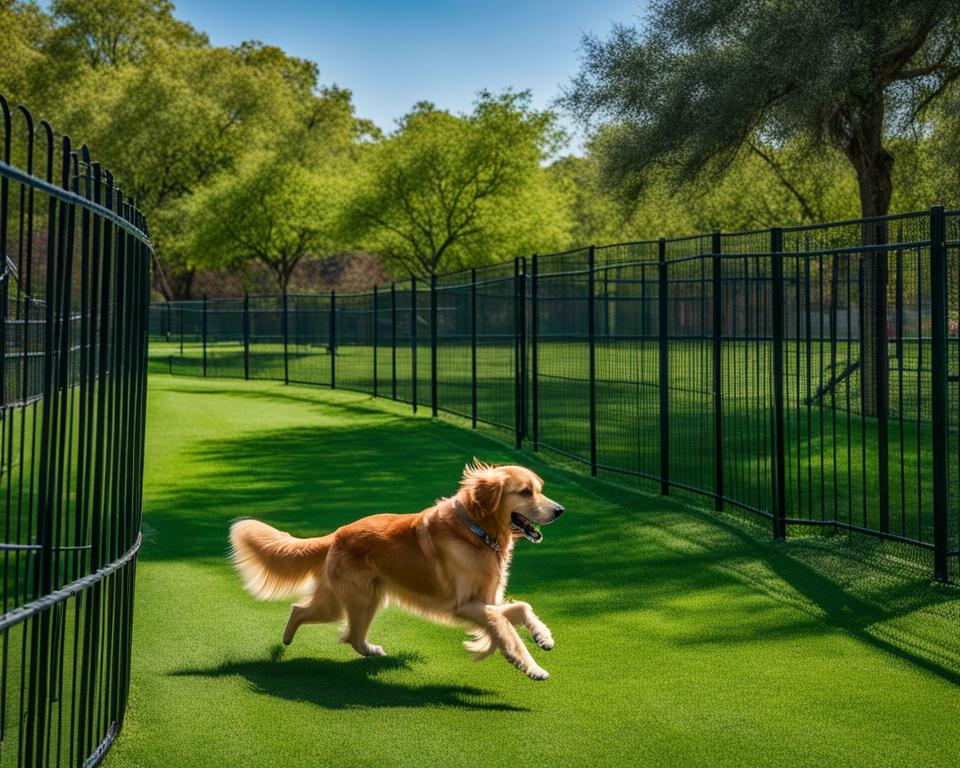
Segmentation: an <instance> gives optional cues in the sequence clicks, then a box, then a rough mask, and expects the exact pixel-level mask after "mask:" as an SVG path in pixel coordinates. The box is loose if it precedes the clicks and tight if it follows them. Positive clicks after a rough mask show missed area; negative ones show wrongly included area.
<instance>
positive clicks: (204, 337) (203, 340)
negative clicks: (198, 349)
mask: <svg viewBox="0 0 960 768" xmlns="http://www.w3.org/2000/svg"><path fill="white" fill-rule="evenodd" d="M201 333H202V336H201V343H202V345H203V377H204V378H206V377H207V294H203V320H202V331H201ZM180 357H183V304H181V305H180Z"/></svg>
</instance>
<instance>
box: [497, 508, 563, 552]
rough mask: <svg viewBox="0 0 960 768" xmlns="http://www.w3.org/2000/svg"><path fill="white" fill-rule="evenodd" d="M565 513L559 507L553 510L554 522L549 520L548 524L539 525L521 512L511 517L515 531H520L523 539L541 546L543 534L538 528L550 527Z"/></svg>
mask: <svg viewBox="0 0 960 768" xmlns="http://www.w3.org/2000/svg"><path fill="white" fill-rule="evenodd" d="M563 513H564V509H563V507H561V506H559V505H558V506H557V507H556V508H555V509H554V510H553V520H549V521H547V523H539V524H538V523H534V522H533V521H532V520H530V519H529V518H528V517H525V516H524V515H521V514H520V513H519V512H513V513H512V514H511V515H510V522H511V523H512V525H513V529H514V530H515V531H519V532H520V533H522V534H523V538H525V539H526V540H527V541H529V542H532V543H534V544H539V543H540V542H541V541H543V534H542V533H540V529H539V528H538V525H548V524H549V523H552V522H553V521H554V520H556V519H557V518H558V517H560V515H562V514H563Z"/></svg>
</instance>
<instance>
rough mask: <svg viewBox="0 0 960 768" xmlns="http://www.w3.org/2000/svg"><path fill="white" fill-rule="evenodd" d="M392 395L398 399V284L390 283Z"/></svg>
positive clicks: (394, 398)
mask: <svg viewBox="0 0 960 768" xmlns="http://www.w3.org/2000/svg"><path fill="white" fill-rule="evenodd" d="M390 397H391V398H392V399H393V400H396V399H397V284H396V282H392V281H391V283H390Z"/></svg>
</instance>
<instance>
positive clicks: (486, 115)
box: [343, 92, 567, 277]
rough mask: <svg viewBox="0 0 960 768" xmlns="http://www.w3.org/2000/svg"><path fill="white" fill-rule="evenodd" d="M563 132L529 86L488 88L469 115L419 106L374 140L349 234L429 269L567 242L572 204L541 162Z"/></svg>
mask: <svg viewBox="0 0 960 768" xmlns="http://www.w3.org/2000/svg"><path fill="white" fill-rule="evenodd" d="M559 139H560V133H559V132H558V130H557V128H556V125H555V118H554V116H553V114H551V113H549V112H538V111H535V110H533V109H532V108H531V106H530V96H529V94H528V93H512V92H507V93H503V94H500V95H493V94H490V93H481V94H480V96H479V98H478V100H477V102H476V104H475V106H474V110H473V112H472V113H471V114H469V115H452V114H450V113H449V112H445V111H442V110H438V109H436V108H435V107H434V106H433V105H431V104H428V103H421V104H418V105H417V106H416V107H415V108H414V110H413V111H412V112H411V113H410V114H408V115H406V116H405V117H404V118H402V120H401V121H400V124H399V127H398V129H397V131H396V132H395V133H394V134H392V135H391V136H390V137H388V138H387V139H385V140H383V141H382V142H380V143H378V144H375V145H372V146H369V147H367V148H366V151H365V153H364V157H363V159H362V161H361V174H360V176H359V178H358V179H357V181H356V189H355V192H354V194H353V195H352V197H351V200H350V202H349V204H348V206H347V210H346V213H345V215H344V217H343V228H344V232H345V233H346V235H345V236H346V237H347V238H348V239H352V240H354V241H357V243H358V244H359V245H362V246H363V247H366V248H369V249H370V250H373V251H376V252H378V253H380V254H381V255H382V256H383V257H384V258H385V259H387V261H388V262H389V263H390V265H391V266H392V267H393V268H394V269H396V270H398V271H401V272H405V273H408V274H415V275H419V276H422V277H426V276H429V275H431V274H434V273H436V272H439V271H448V270H451V269H454V268H460V267H465V266H468V265H474V264H478V263H488V262H491V261H498V260H503V259H504V258H505V257H506V256H508V255H515V254H519V253H526V252H531V251H533V250H537V249H544V248H551V247H559V246H560V245H562V244H565V241H566V238H567V234H566V224H565V222H564V216H563V211H564V207H565V202H564V198H563V195H562V192H561V190H560V188H558V187H557V186H556V185H554V184H553V183H552V181H551V178H550V177H549V176H548V174H547V173H546V172H545V171H544V169H543V168H542V167H541V163H542V162H543V161H544V160H545V158H546V157H547V156H548V155H549V154H550V153H551V152H552V151H553V150H554V148H555V147H556V146H557V142H558V141H559Z"/></svg>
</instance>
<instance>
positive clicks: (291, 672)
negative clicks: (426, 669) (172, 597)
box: [171, 655, 530, 712]
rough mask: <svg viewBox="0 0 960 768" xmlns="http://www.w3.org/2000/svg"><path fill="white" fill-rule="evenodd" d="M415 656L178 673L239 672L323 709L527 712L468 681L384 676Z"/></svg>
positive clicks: (268, 690) (250, 664)
mask: <svg viewBox="0 0 960 768" xmlns="http://www.w3.org/2000/svg"><path fill="white" fill-rule="evenodd" d="M416 659H417V657H416V656H412V655H399V656H382V657H376V658H366V659H360V658H357V659H352V660H350V661H341V660H334V659H290V660H287V661H285V660H283V659H277V660H273V659H265V660H263V661H253V660H251V661H233V662H227V663H224V664H220V665H217V666H215V667H210V668H199V669H182V670H177V671H176V672H172V673H171V674H172V675H173V676H176V677H205V678H221V677H233V676H236V675H239V676H240V677H242V678H244V679H245V680H247V682H248V683H249V684H250V686H251V687H252V689H253V690H254V691H255V692H256V693H259V694H264V695H267V696H273V697H276V698H280V699H286V700H288V701H295V702H306V703H308V704H313V705H315V706H318V707H322V708H324V709H354V708H357V709H359V708H370V709H382V708H390V707H403V708H418V707H457V708H460V709H471V710H486V711H499V712H529V711H530V710H529V709H527V708H525V707H518V706H515V705H513V704H509V703H506V702H504V701H501V700H499V699H497V698H496V694H495V693H494V692H493V691H488V690H484V689H482V688H474V687H472V686H464V685H406V684H404V683H398V682H390V681H387V680H382V679H381V678H380V677H379V676H380V675H381V674H382V673H384V672H395V671H397V670H406V669H409V668H410V666H411V663H412V662H413V661H416Z"/></svg>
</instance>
